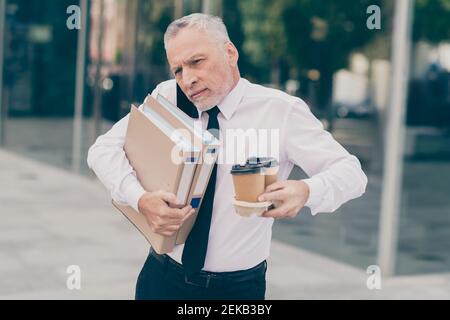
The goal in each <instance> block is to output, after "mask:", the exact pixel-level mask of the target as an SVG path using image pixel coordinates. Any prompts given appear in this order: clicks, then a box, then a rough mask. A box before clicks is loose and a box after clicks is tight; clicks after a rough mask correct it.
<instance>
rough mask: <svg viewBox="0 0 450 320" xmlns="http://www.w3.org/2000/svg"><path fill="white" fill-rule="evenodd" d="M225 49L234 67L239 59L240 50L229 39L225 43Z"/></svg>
mask: <svg viewBox="0 0 450 320" xmlns="http://www.w3.org/2000/svg"><path fill="white" fill-rule="evenodd" d="M225 50H226V52H227V56H228V62H229V63H230V65H231V66H232V67H236V66H237V62H238V60H239V52H238V50H237V49H236V47H235V46H234V44H233V43H232V42H231V41H228V42H227V43H226V44H225Z"/></svg>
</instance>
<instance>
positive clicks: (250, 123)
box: [88, 14, 367, 299]
mask: <svg viewBox="0 0 450 320" xmlns="http://www.w3.org/2000/svg"><path fill="white" fill-rule="evenodd" d="M164 42H165V49H166V54H167V60H168V62H169V65H170V69H171V71H172V73H173V75H174V77H175V80H169V81H166V82H163V83H161V84H159V85H158V86H157V87H156V89H155V90H154V91H153V93H152V96H154V97H155V96H156V95H157V94H158V93H160V94H162V95H163V96H165V97H166V98H167V99H169V100H171V101H172V102H173V103H176V104H177V106H178V107H182V108H183V110H184V111H185V112H186V113H188V114H189V115H190V116H192V117H194V118H197V117H198V118H199V121H201V123H202V125H203V127H204V128H207V129H218V130H219V131H220V133H221V134H220V140H221V143H222V147H223V148H225V147H226V144H227V141H226V140H224V138H223V137H224V132H225V130H233V129H243V130H247V129H256V130H258V129H270V130H277V131H278V132H279V140H280V141H279V159H278V160H279V171H278V181H279V182H276V183H274V184H272V185H270V186H268V187H267V188H266V190H265V192H264V193H263V194H262V195H261V196H260V198H259V200H260V201H276V203H277V204H278V205H277V207H276V208H275V209H272V210H269V211H267V212H265V213H264V215H263V217H256V216H253V217H251V218H243V217H241V216H239V215H237V214H236V213H235V210H234V208H233V201H232V200H233V196H234V188H233V183H232V178H231V175H230V168H231V165H232V164H229V163H218V164H217V165H216V166H215V167H214V170H213V174H212V176H211V181H210V182H209V184H208V187H207V191H206V194H205V197H204V200H203V203H202V205H201V208H200V211H199V213H198V216H197V220H196V223H195V225H194V227H193V229H192V231H191V233H190V234H189V237H188V239H187V241H186V243H185V244H184V245H178V246H176V247H175V250H174V251H173V252H171V253H169V254H167V255H158V254H156V253H155V252H153V251H152V250H151V251H150V254H149V256H148V258H147V261H146V262H145V264H144V267H143V268H142V271H141V273H140V275H139V278H138V281H137V286H136V299H264V298H265V290H266V279H265V274H266V259H267V257H268V256H269V249H270V241H271V228H272V224H273V221H274V218H276V219H279V218H292V217H295V216H296V215H297V214H298V212H299V211H300V209H301V208H303V207H304V206H307V207H309V208H310V209H311V212H312V214H314V215H315V214H317V213H318V212H332V211H334V210H336V209H337V208H338V207H339V206H341V205H342V204H343V203H344V202H346V201H348V200H350V199H353V198H356V197H359V196H361V195H362V194H363V193H364V191H365V187H366V184H367V178H366V176H365V175H364V173H363V172H362V170H361V166H360V163H359V161H358V160H357V159H356V157H354V156H352V155H350V154H349V153H348V152H347V151H346V150H345V149H344V148H343V147H342V146H340V145H339V144H338V143H337V142H336V141H335V140H334V139H333V137H332V136H331V135H330V134H329V133H328V132H326V131H324V130H323V127H322V125H321V123H320V121H318V120H317V119H316V118H315V117H314V116H313V115H312V113H311V112H310V110H309V108H308V107H307V105H306V104H305V103H304V102H303V101H302V100H301V99H299V98H296V97H292V96H289V95H287V94H286V93H283V92H281V91H278V90H274V89H269V88H265V87H262V86H259V85H255V84H252V83H250V82H249V81H247V80H245V79H242V78H241V77H240V73H239V69H238V65H237V62H238V56H239V54H238V51H237V50H236V48H235V46H234V45H233V43H232V42H231V41H230V40H229V38H228V34H227V30H226V28H225V26H224V24H223V22H222V20H221V19H220V18H218V17H213V16H210V15H205V14H192V15H190V16H186V17H183V18H181V19H179V20H176V21H174V22H172V24H171V25H170V26H169V27H168V29H167V31H166V34H165V36H164ZM127 123H128V116H127V117H125V118H123V119H122V120H120V121H119V122H118V123H116V124H115V125H114V126H113V128H112V129H111V130H110V131H108V132H107V133H106V134H105V135H103V136H100V137H99V138H98V139H97V141H96V142H95V144H94V145H93V146H92V147H91V148H90V150H89V155H88V164H89V167H90V168H92V169H93V170H94V171H95V173H96V174H97V176H98V178H99V179H100V180H101V181H102V182H103V183H104V185H105V186H106V187H107V188H108V189H109V190H110V191H111V195H112V198H113V199H114V200H116V201H118V202H122V203H127V204H129V205H131V206H132V207H134V208H135V209H136V210H138V211H139V212H140V213H141V214H143V215H144V216H145V217H146V219H147V221H148V223H149V224H150V226H151V227H152V229H153V230H154V231H155V232H158V233H160V234H162V235H172V234H174V232H176V231H177V230H178V229H179V227H180V226H181V224H182V223H183V221H184V220H186V219H187V218H188V217H189V216H190V215H191V214H192V213H193V209H192V208H191V207H190V206H186V207H184V208H181V209H176V208H173V207H174V205H175V204H176V197H175V195H174V194H171V193H168V192H166V191H163V190H152V191H150V190H144V189H143V188H142V186H141V185H140V184H139V182H138V180H137V178H136V174H135V172H134V171H133V168H132V167H131V166H130V164H129V162H128V160H127V158H126V155H125V153H124V150H123V144H124V140H125V134H126V129H127ZM223 150H224V149H222V150H221V152H223ZM294 164H296V165H298V166H300V167H301V168H302V169H303V170H304V171H305V172H306V173H307V174H308V175H309V176H310V178H308V179H305V180H302V181H294V180H286V179H287V178H288V176H289V173H290V171H291V170H292V168H293V166H294Z"/></svg>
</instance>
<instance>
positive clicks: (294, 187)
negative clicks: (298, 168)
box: [258, 180, 309, 219]
mask: <svg viewBox="0 0 450 320" xmlns="http://www.w3.org/2000/svg"><path fill="white" fill-rule="evenodd" d="M308 197H309V187H308V185H307V184H306V183H305V182H303V181H301V180H287V181H279V182H275V183H273V184H271V185H269V186H267V187H266V190H265V192H264V193H263V194H262V195H260V196H259V198H258V200H259V201H273V202H275V203H276V204H278V205H277V207H276V208H275V209H273V210H269V211H266V212H264V213H263V215H262V216H263V217H266V218H269V217H271V218H276V219H280V218H295V217H296V216H297V214H298V212H299V211H300V209H302V208H303V206H304V205H305V203H306V201H307V200H308Z"/></svg>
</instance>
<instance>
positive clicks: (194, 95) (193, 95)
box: [191, 89, 208, 100]
mask: <svg viewBox="0 0 450 320" xmlns="http://www.w3.org/2000/svg"><path fill="white" fill-rule="evenodd" d="M206 90H208V89H203V90H200V91H197V92H195V93H194V94H192V95H191V99H192V100H195V99H197V98H199V97H200V96H201V95H202V94H204V93H205V92H206Z"/></svg>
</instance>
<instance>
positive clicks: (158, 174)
mask: <svg viewBox="0 0 450 320" xmlns="http://www.w3.org/2000/svg"><path fill="white" fill-rule="evenodd" d="M170 129H171V128H170V126H168V125H167V123H165V122H164V121H163V119H162V118H160V117H159V118H158V115H156V114H148V115H146V114H145V113H144V112H142V111H140V110H139V109H137V108H136V107H134V106H133V107H132V108H131V112H130V117H129V120H128V129H127V133H126V138H125V145H124V150H125V153H126V155H127V158H128V160H129V162H130V164H131V166H132V167H133V169H134V170H135V171H136V175H137V178H138V180H139V182H140V183H141V185H142V187H143V188H144V189H145V190H147V191H156V190H161V189H162V190H166V191H169V192H172V193H174V194H175V195H176V196H177V198H178V200H179V201H180V202H181V203H187V201H188V197H189V194H190V192H191V184H192V180H193V178H194V174H195V171H196V169H197V163H198V161H199V157H200V150H199V149H195V148H193V147H192V146H191V145H189V144H187V143H186V141H182V137H179V136H178V137H176V135H174V134H173V132H171V130H170ZM173 156H175V158H174V159H175V161H173V159H172V157H173ZM113 205H114V206H115V207H116V208H117V209H119V210H120V211H121V212H122V213H123V214H124V215H125V216H126V217H127V218H128V219H129V220H130V222H132V223H133V224H134V225H135V226H136V228H138V230H139V231H140V232H141V233H142V234H143V235H144V237H145V238H146V239H147V240H148V241H149V242H150V244H151V245H152V247H153V248H154V249H155V250H156V251H157V252H159V253H167V252H170V251H172V250H173V247H174V245H175V242H176V238H177V234H175V235H173V236H172V237H165V236H162V235H159V234H157V233H154V232H153V231H152V230H151V228H150V226H149V225H148V224H147V220H146V219H145V217H144V215H142V214H141V213H139V212H136V211H135V210H134V209H133V208H132V207H130V206H128V205H123V204H120V203H116V202H115V201H113Z"/></svg>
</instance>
